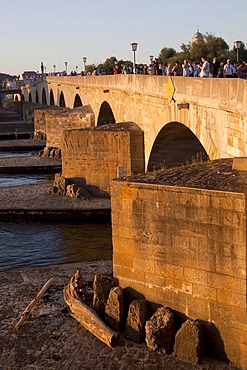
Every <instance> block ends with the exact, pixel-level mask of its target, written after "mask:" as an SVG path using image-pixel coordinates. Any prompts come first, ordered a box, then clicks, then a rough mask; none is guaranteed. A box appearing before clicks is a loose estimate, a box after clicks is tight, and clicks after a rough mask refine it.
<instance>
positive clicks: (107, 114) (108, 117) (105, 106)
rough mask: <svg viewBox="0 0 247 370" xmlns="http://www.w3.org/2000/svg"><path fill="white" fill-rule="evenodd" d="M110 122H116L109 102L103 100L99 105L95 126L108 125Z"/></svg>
mask: <svg viewBox="0 0 247 370" xmlns="http://www.w3.org/2000/svg"><path fill="white" fill-rule="evenodd" d="M111 123H116V120H115V117H114V114H113V112H112V109H111V106H110V104H109V103H108V102H107V101H104V102H103V103H102V104H101V106H100V110H99V115H98V121H97V126H100V125H109V124H111Z"/></svg>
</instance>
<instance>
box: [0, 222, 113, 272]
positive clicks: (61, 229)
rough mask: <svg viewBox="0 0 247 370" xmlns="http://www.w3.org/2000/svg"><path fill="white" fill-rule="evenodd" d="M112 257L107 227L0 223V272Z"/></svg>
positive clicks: (101, 225)
mask: <svg viewBox="0 0 247 370" xmlns="http://www.w3.org/2000/svg"><path fill="white" fill-rule="evenodd" d="M111 258H112V242H111V226H110V225H108V224H81V225H80V224H58V225H54V224H42V223H34V224H26V223H25V224H24V223H23V224H22V223H20V224H14V223H2V222H0V271H5V270H11V269H14V268H20V267H28V266H29V267H30V266H44V265H53V264H63V263H70V262H87V261H96V260H110V259H111Z"/></svg>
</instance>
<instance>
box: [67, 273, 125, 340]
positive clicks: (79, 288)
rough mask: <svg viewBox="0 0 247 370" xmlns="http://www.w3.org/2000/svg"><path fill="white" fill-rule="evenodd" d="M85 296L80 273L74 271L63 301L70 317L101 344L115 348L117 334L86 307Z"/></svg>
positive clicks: (85, 292) (117, 338)
mask: <svg viewBox="0 0 247 370" xmlns="http://www.w3.org/2000/svg"><path fill="white" fill-rule="evenodd" d="M86 295H87V291H86V289H85V288H84V286H83V283H82V276H81V272H80V271H76V273H75V275H74V276H72V278H71V279H70V282H69V284H68V285H67V286H66V287H65V288H64V300H65V302H66V303H67V305H68V306H69V308H70V311H71V315H72V316H73V317H74V318H75V319H76V320H77V321H79V323H80V324H81V325H83V326H84V327H85V329H87V330H88V331H90V332H91V333H92V334H93V335H95V337H97V338H98V339H99V340H101V341H102V342H103V343H105V344H107V345H108V346H109V347H115V346H116V345H117V344H118V343H119V339H120V337H119V334H118V333H116V332H115V331H113V330H111V329H110V328H109V327H108V326H107V325H106V324H105V323H104V322H103V321H102V320H101V319H100V318H99V316H98V315H97V313H96V312H95V311H94V310H93V309H91V308H90V307H88V305H87V304H86V303H85V302H84V299H85V297H86Z"/></svg>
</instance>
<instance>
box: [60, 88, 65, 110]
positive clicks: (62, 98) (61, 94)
mask: <svg viewBox="0 0 247 370" xmlns="http://www.w3.org/2000/svg"><path fill="white" fill-rule="evenodd" d="M59 107H61V108H65V107H66V103H65V99H64V94H63V92H62V91H61V92H60V97H59Z"/></svg>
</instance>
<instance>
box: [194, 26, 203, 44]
mask: <svg viewBox="0 0 247 370" xmlns="http://www.w3.org/2000/svg"><path fill="white" fill-rule="evenodd" d="M200 40H203V35H202V34H201V32H199V30H198V29H197V32H196V33H195V34H194V35H193V38H192V43H196V44H197V43H198V41H200Z"/></svg>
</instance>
